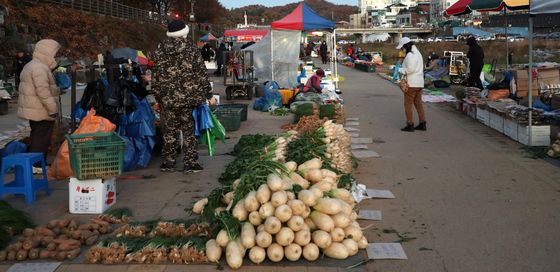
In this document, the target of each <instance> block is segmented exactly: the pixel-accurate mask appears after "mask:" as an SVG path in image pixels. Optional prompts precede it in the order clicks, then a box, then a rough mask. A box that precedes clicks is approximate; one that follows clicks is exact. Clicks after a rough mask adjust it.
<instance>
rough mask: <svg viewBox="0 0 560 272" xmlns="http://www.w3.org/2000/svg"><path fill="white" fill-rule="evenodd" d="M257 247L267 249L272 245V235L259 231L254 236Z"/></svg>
mask: <svg viewBox="0 0 560 272" xmlns="http://www.w3.org/2000/svg"><path fill="white" fill-rule="evenodd" d="M256 241H257V246H259V247H262V248H267V247H269V246H270V244H272V235H271V234H270V233H268V232H266V231H259V233H257V236H256Z"/></svg>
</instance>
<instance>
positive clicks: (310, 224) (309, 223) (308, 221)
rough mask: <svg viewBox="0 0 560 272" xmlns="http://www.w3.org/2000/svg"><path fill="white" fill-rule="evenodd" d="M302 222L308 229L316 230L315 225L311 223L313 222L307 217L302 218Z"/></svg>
mask: <svg viewBox="0 0 560 272" xmlns="http://www.w3.org/2000/svg"><path fill="white" fill-rule="evenodd" d="M303 221H304V222H305V224H306V225H307V226H308V227H309V229H310V230H315V229H316V228H317V225H315V223H313V220H311V218H309V217H307V218H304V219H303Z"/></svg>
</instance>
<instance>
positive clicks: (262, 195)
mask: <svg viewBox="0 0 560 272" xmlns="http://www.w3.org/2000/svg"><path fill="white" fill-rule="evenodd" d="M271 194H272V193H271V192H270V189H269V188H268V185H266V184H262V185H261V186H259V189H257V201H259V203H261V204H264V203H266V202H268V201H269V200H270V195H271Z"/></svg>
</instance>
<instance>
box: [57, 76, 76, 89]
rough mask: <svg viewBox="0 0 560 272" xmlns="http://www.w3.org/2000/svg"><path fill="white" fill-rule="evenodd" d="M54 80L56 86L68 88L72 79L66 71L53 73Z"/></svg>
mask: <svg viewBox="0 0 560 272" xmlns="http://www.w3.org/2000/svg"><path fill="white" fill-rule="evenodd" d="M54 80H55V82H56V86H58V87H59V88H60V89H61V90H65V89H70V87H72V80H71V79H70V76H69V75H68V74H67V73H60V72H59V73H55V74H54Z"/></svg>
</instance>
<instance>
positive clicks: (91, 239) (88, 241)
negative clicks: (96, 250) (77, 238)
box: [84, 235, 99, 246]
mask: <svg viewBox="0 0 560 272" xmlns="http://www.w3.org/2000/svg"><path fill="white" fill-rule="evenodd" d="M97 239H99V236H98V235H93V236H90V237H89V238H87V239H86V240H85V242H84V244H86V246H91V245H93V244H94V243H95V242H96V241H97Z"/></svg>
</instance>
